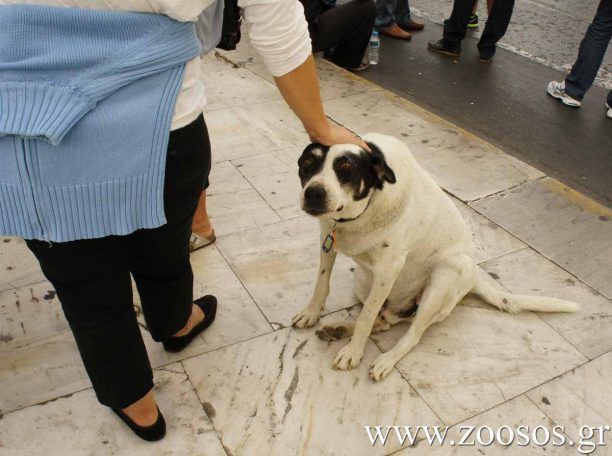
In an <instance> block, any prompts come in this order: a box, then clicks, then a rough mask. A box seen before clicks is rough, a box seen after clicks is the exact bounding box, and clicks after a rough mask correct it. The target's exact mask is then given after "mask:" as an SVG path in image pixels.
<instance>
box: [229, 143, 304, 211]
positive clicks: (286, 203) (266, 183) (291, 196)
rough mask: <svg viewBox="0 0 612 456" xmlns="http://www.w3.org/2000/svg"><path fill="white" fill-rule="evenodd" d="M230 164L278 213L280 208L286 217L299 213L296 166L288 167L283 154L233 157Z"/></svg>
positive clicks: (271, 153)
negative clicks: (235, 158) (234, 158)
mask: <svg viewBox="0 0 612 456" xmlns="http://www.w3.org/2000/svg"><path fill="white" fill-rule="evenodd" d="M233 164H234V165H235V166H236V168H238V169H239V170H240V172H241V173H242V174H243V175H244V176H245V178H246V179H247V180H248V181H249V182H250V183H251V185H253V187H255V189H256V190H257V192H258V193H259V194H260V195H261V196H262V197H263V198H264V199H265V200H266V201H267V203H268V204H269V205H270V207H272V209H274V210H275V211H276V213H277V214H280V212H281V211H282V213H283V214H284V215H285V217H286V218H294V217H296V216H299V215H301V213H302V212H301V210H300V207H299V195H300V191H301V186H300V179H299V177H298V167H297V164H293V165H292V166H289V165H288V164H287V163H286V161H285V155H284V154H283V153H281V152H269V153H267V154H261V155H254V156H252V157H248V158H242V159H237V160H234V161H233Z"/></svg>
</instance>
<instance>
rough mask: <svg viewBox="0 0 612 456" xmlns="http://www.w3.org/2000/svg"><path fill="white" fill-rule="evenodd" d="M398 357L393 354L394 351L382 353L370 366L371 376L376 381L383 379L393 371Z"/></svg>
mask: <svg viewBox="0 0 612 456" xmlns="http://www.w3.org/2000/svg"><path fill="white" fill-rule="evenodd" d="M396 362H397V359H396V358H395V356H393V353H391V352H387V353H383V354H382V355H380V356H379V357H378V358H376V361H374V364H372V367H370V378H371V379H372V380H374V381H375V382H379V381H381V380H382V379H383V378H385V377H386V376H387V375H389V374H390V373H391V371H392V370H393V367H395V363H396Z"/></svg>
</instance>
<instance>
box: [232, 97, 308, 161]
mask: <svg viewBox="0 0 612 456" xmlns="http://www.w3.org/2000/svg"><path fill="white" fill-rule="evenodd" d="M233 111H234V112H235V113H236V114H237V115H238V117H239V118H240V119H241V120H242V121H243V122H246V123H248V124H249V125H250V126H251V128H253V129H255V130H256V131H257V132H258V133H259V134H260V135H261V136H263V137H265V138H266V141H267V142H268V143H270V142H271V143H272V144H273V147H272V148H268V150H266V152H268V151H270V150H276V149H285V148H289V147H294V146H301V147H306V145H308V144H309V143H310V139H309V138H308V135H307V134H306V132H305V131H304V127H303V125H302V124H301V122H300V120H299V119H298V118H297V116H296V115H295V114H294V113H293V111H291V109H289V106H287V104H286V103H285V102H284V101H271V102H268V103H258V104H253V105H249V106H240V107H237V108H233Z"/></svg>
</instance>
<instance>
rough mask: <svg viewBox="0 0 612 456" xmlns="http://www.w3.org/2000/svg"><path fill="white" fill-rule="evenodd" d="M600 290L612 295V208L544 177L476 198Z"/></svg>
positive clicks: (489, 212)
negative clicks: (611, 276) (489, 195)
mask: <svg viewBox="0 0 612 456" xmlns="http://www.w3.org/2000/svg"><path fill="white" fill-rule="evenodd" d="M471 206H472V207H473V208H475V209H476V210H477V211H478V212H480V213H482V214H484V215H485V216H486V217H487V218H489V219H491V220H493V221H494V222H495V223H497V224H498V225H500V226H502V227H503V228H504V229H506V230H508V231H509V232H511V233H512V234H514V235H515V236H516V237H518V238H519V239H521V240H522V241H523V242H525V243H527V244H529V245H530V246H531V247H533V248H534V249H535V250H537V251H538V252H540V253H541V254H543V255H544V256H545V257H547V258H550V259H551V260H553V261H554V262H555V263H557V264H559V265H560V266H562V267H563V268H564V269H566V270H568V271H569V272H571V273H572V274H573V275H575V276H576V277H578V278H579V279H580V280H582V281H583V282H585V283H586V284H588V285H590V286H591V287H593V288H595V289H596V290H597V291H599V292H600V293H602V294H603V295H605V296H606V297H607V298H612V280H610V271H612V210H611V209H608V208H606V207H604V206H601V205H599V204H598V203H596V202H594V201H592V200H590V199H589V198H587V197H585V196H583V195H581V194H579V193H577V192H575V191H574V190H571V189H570V188H568V187H566V186H564V185H563V184H561V183H560V182H558V181H556V180H554V179H551V178H545V179H542V180H540V181H537V182H530V183H528V184H525V185H521V186H520V187H517V188H514V189H511V190H508V191H506V192H503V193H501V194H499V195H494V196H491V197H489V198H485V199H483V200H480V201H477V202H475V203H472V204H471Z"/></svg>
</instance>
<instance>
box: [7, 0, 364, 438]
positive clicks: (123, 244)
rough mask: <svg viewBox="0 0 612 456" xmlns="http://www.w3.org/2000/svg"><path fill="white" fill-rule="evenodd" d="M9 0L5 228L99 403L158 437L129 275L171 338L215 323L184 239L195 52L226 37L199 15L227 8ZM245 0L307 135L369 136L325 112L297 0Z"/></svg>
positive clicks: (194, 154)
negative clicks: (66, 333) (50, 293)
mask: <svg viewBox="0 0 612 456" xmlns="http://www.w3.org/2000/svg"><path fill="white" fill-rule="evenodd" d="M26 3H27V4H29V3H34V5H25V4H26ZM36 3H41V4H44V6H42V5H36ZM0 5H2V6H0V234H1V235H13V236H20V237H23V238H25V239H26V240H27V245H28V247H29V248H30V250H32V252H33V253H34V255H35V256H36V257H37V259H38V261H39V262H40V265H41V268H42V270H43V272H44V274H45V276H46V277H47V278H48V279H49V281H50V282H51V283H52V284H53V286H54V287H55V289H56V291H57V293H58V297H59V299H60V301H61V303H62V308H63V310H64V313H65V315H66V318H67V320H68V322H69V324H70V327H71V329H72V331H73V333H74V337H75V339H76V342H77V345H78V348H79V351H80V353H81V356H82V359H83V363H84V365H85V368H86V370H87V373H88V375H89V377H90V379H91V382H92V384H93V387H94V390H95V392H96V395H97V397H98V400H99V401H100V402H101V403H102V404H104V405H106V406H108V407H110V408H112V410H113V411H114V412H115V413H116V414H117V415H118V416H119V417H120V418H121V419H122V420H123V421H125V423H126V424H127V425H128V426H129V427H130V428H131V429H132V430H133V431H134V432H135V433H136V434H137V435H139V436H140V437H142V438H144V439H146V440H158V439H161V438H162V437H163V436H164V435H165V422H164V419H163V416H162V414H161V412H160V411H159V409H158V408H157V405H156V403H155V398H154V396H153V391H152V388H153V381H152V370H151V366H150V364H149V361H148V357H147V353H146V350H145V346H144V343H143V341H142V337H141V335H140V330H139V327H138V324H137V321H136V315H135V313H134V309H133V305H132V290H131V284H130V274H131V275H132V276H133V277H134V280H135V282H136V285H137V287H138V292H139V294H140V298H141V302H142V308H143V313H144V316H145V319H146V322H147V325H148V328H149V331H150V333H151V336H152V337H153V339H154V340H156V341H158V342H162V343H163V344H164V347H165V349H166V350H168V351H179V350H181V349H183V348H184V347H185V346H187V344H188V343H189V342H190V341H191V340H192V339H193V338H194V337H195V335H197V334H198V333H200V332H201V331H203V330H204V329H205V328H206V327H208V325H210V324H211V323H212V321H213V319H214V317H215V311H216V300H215V298H214V297H212V296H206V297H204V298H201V299H198V300H196V302H195V303H194V302H193V299H192V298H193V296H192V293H193V290H192V288H193V275H192V271H191V265H190V263H189V236H190V231H191V222H192V218H193V214H194V211H195V208H196V205H197V202H198V198H199V196H200V193H201V190H202V182H204V181H205V180H206V178H207V175H208V172H209V169H210V144H209V140H208V134H207V130H206V125H205V123H204V118H203V116H202V108H203V105H204V95H203V85H202V80H201V75H200V62H199V60H198V54H199V53H200V50H201V47H200V45H203V46H204V47H205V48H212V47H213V46H214V45H215V44H216V42H217V41H218V38H219V36H218V35H215V33H212V32H213V31H212V30H211V36H210V37H209V39H208V40H209V41H208V42H204V43H199V42H198V40H197V38H196V34H195V27H194V25H193V22H194V21H195V20H196V19H197V18H198V16H199V15H201V14H204V15H206V17H207V19H208V23H209V24H213V25H215V26H216V27H219V28H220V21H221V17H222V14H220V12H221V11H222V10H221V8H219V6H220V5H219V4H218V2H217V1H216V0H174V1H169V0H134V1H131V2H123V1H121V0H90V1H88V2H86V3H85V2H81V1H79V0H40V1H38V2H37V1H33V2H32V1H19V0H0ZM84 5H86V8H85V9H84ZM240 6H242V7H243V8H244V15H245V19H246V20H247V21H249V22H251V23H252V28H251V32H250V38H251V42H252V44H253V46H254V47H255V48H256V49H257V50H258V51H259V53H260V54H261V55H262V57H263V59H264V62H265V64H266V66H267V67H268V69H269V70H270V71H271V73H272V74H273V75H274V76H275V78H276V81H277V85H278V88H279V90H280V91H281V93H282V94H283V96H284V98H285V100H286V101H287V103H288V104H289V106H290V107H291V108H292V109H293V111H294V112H295V113H296V115H297V116H298V117H299V118H300V120H301V121H302V123H303V125H304V127H305V129H306V131H307V132H308V134H309V135H310V137H311V139H312V140H313V141H318V142H320V143H323V144H328V145H331V144H335V143H348V142H352V143H357V144H360V145H363V143H361V141H360V140H358V139H357V138H356V137H355V136H354V135H352V134H351V133H350V132H348V131H347V130H345V129H343V128H341V127H338V126H335V125H332V124H330V122H329V121H328V120H327V118H326V117H325V114H324V111H323V107H322V104H321V99H320V95H319V90H318V83H317V78H316V73H315V69H314V63H313V60H312V56H311V47H310V40H309V38H308V29H307V26H306V22H305V20H304V12H303V9H302V7H301V4H300V3H299V2H297V0H241V1H240ZM140 13H154V14H140ZM215 40H217V41H215Z"/></svg>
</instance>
